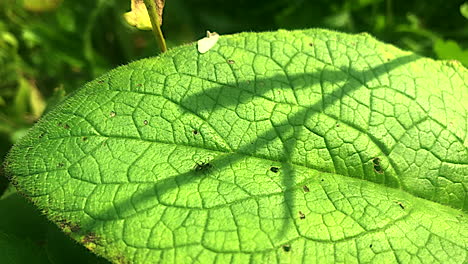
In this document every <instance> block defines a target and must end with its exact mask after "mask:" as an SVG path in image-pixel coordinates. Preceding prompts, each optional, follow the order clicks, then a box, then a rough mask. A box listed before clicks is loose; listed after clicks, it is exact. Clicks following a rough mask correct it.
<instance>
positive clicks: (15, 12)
mask: <svg viewBox="0 0 468 264" xmlns="http://www.w3.org/2000/svg"><path fill="white" fill-rule="evenodd" d="M26 2H28V3H29V6H26V7H28V8H29V10H27V9H25V8H24V6H23V4H22V3H21V1H11V0H6V1H2V2H1V3H0V80H1V81H0V107H1V108H0V133H1V134H0V138H1V142H2V144H1V145H0V146H1V150H0V151H1V153H2V156H4V155H5V153H6V152H7V150H8V149H9V148H10V146H11V144H12V143H14V142H15V141H16V140H17V139H18V138H20V137H21V136H22V135H23V134H24V133H25V131H26V130H27V129H28V128H29V127H30V126H31V125H32V124H33V123H34V121H35V120H37V119H38V118H39V117H40V116H41V115H42V113H43V112H44V111H48V110H49V109H51V108H52V107H53V106H54V105H55V104H56V103H57V102H59V101H60V100H61V99H62V98H63V96H64V95H65V94H69V93H71V92H73V91H74V90H75V89H76V88H78V87H80V86H81V85H82V84H84V83H85V82H87V81H89V80H92V79H94V78H95V77H98V76H100V75H101V74H103V73H104V72H106V71H108V70H109V69H111V68H114V67H116V66H117V65H122V64H126V63H128V62H130V61H132V60H135V59H139V58H143V57H147V56H150V55H154V50H155V49H154V47H155V46H156V45H155V43H154V41H153V40H152V37H151V33H148V32H139V31H136V30H134V29H131V28H130V27H128V26H127V25H125V24H124V22H123V20H122V17H121V16H122V14H123V13H124V12H126V11H128V9H129V3H128V2H127V1H102V0H101V1H94V0H93V1H90V0H89V1H63V2H62V3H61V4H60V5H58V6H56V7H54V5H52V7H51V8H49V10H37V9H34V8H31V6H33V4H34V3H33V2H34V1H26ZM36 2H41V1H36ZM52 2H53V1H52ZM221 2H222V4H220V3H221ZM407 2H408V1H313V2H312V1H257V2H255V3H254V4H252V1H237V2H228V3H226V2H225V1H176V0H174V1H168V3H166V9H165V17H164V24H163V30H164V32H165V35H166V38H167V40H168V44H169V46H170V47H175V46H178V45H180V44H183V43H187V42H191V41H194V40H196V39H198V38H200V37H203V36H204V34H205V31H206V30H207V29H210V30H215V31H217V32H219V33H220V34H227V33H234V32H240V31H264V30H274V29H277V28H290V29H292V28H306V27H325V28H331V29H337V30H340V31H345V32H362V31H366V32H370V33H371V34H373V35H375V36H377V38H379V39H381V40H383V41H386V42H389V43H394V44H396V45H397V46H399V47H401V48H404V49H409V50H412V51H415V52H417V53H418V54H421V55H425V56H431V57H434V58H440V59H457V60H459V61H460V62H462V63H464V64H465V65H467V47H468V45H467V43H468V42H467V38H468V32H467V30H466V28H467V21H468V20H467V19H466V18H465V17H463V15H462V12H461V10H463V8H462V4H463V1H431V4H430V5H428V4H427V1H412V2H410V3H407ZM312 3H313V4H312ZM7 187H8V184H7V182H6V181H5V179H3V178H0V189H6V188H7ZM2 201H3V200H2ZM31 214H33V213H32V211H31ZM38 221H39V220H38ZM30 224H31V225H32V223H30ZM44 234H46V232H44ZM17 236H19V237H21V235H17ZM43 237H44V236H43ZM33 239H36V238H33ZM43 240H46V241H47V239H43ZM20 241H21V242H20V243H28V242H24V241H23V240H20ZM36 242H37V241H36ZM34 245H35V246H37V243H36V244H34ZM43 248H44V246H41V245H39V249H43ZM34 250H36V249H34ZM49 258H50V257H49Z"/></svg>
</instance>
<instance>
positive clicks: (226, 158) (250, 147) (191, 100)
mask: <svg viewBox="0 0 468 264" xmlns="http://www.w3.org/2000/svg"><path fill="white" fill-rule="evenodd" d="M419 58H420V57H419V56H418V55H414V54H411V55H406V56H402V57H399V58H397V59H394V60H392V61H388V62H386V63H383V64H381V65H379V66H377V67H375V68H372V69H368V70H366V71H354V70H352V69H347V70H348V75H349V76H369V75H371V76H374V78H377V77H379V76H380V75H382V74H383V73H387V72H389V71H391V70H393V69H395V68H397V67H400V66H402V65H405V64H408V63H410V62H413V61H415V60H417V59H419ZM324 71H328V74H332V73H333V71H329V70H324ZM337 71H339V70H337ZM341 71H343V70H341ZM313 74H314V75H315V76H316V77H318V78H315V79H317V80H321V79H320V76H322V74H323V71H322V72H316V73H313ZM299 75H304V76H309V77H310V76H311V75H312V73H307V74H299ZM299 75H298V76H299ZM290 77H291V76H290ZM296 77H297V76H296ZM275 78H276V80H279V79H281V78H284V75H278V76H273V77H270V78H267V79H256V80H255V82H260V81H264V82H266V81H275ZM352 78H355V79H356V80H359V79H358V78H356V77H352ZM333 81H335V82H336V81H343V80H333ZM367 81H370V80H367ZM240 85H242V84H240V83H233V84H225V85H220V86H216V87H214V88H209V89H208V90H207V91H203V92H201V93H196V94H193V95H191V96H189V97H187V98H186V99H185V100H182V102H180V103H181V107H183V110H184V111H186V110H187V109H186V107H185V106H187V105H188V106H190V105H197V107H198V108H197V110H198V111H200V112H202V111H207V110H210V111H215V110H216V109H217V108H221V107H226V106H227V105H226V103H227V104H228V105H231V106H233V105H237V104H238V103H239V101H238V98H235V97H228V98H225V99H228V100H227V101H226V100H225V101H224V105H223V106H221V105H219V104H216V103H215V104H214V105H208V104H199V103H198V102H199V100H200V98H201V97H203V96H207V94H220V93H222V92H223V91H222V89H223V88H224V87H226V86H231V87H232V86H237V87H240ZM362 85H363V84H362V83H361V82H354V84H353V85H348V86H346V89H345V90H344V89H342V87H340V88H338V89H335V90H334V91H333V92H332V93H330V94H326V95H323V94H322V100H319V101H318V102H316V103H314V104H311V105H310V106H308V107H305V108H304V109H303V110H301V111H299V112H296V113H295V114H293V115H292V116H291V117H290V118H289V120H291V119H300V120H307V119H308V118H310V117H311V116H312V115H313V114H314V113H317V112H318V111H324V110H325V109H326V108H327V107H328V106H330V105H332V104H333V103H335V102H336V101H338V100H341V98H343V97H344V96H346V95H348V94H349V93H351V92H353V91H354V90H356V89H358V88H359V87H362ZM244 87H247V85H246V84H244ZM272 88H273V87H270V89H272ZM291 89H293V88H292V86H291ZM265 91H268V89H265ZM251 92H252V93H253V94H254V96H263V94H258V93H255V91H251ZM195 114H197V113H195ZM289 120H285V121H283V122H282V123H280V124H279V125H277V126H276V127H279V126H288V125H289V127H290V128H291V129H293V128H292V126H290V124H289V122H288V121H289ZM299 132H300V130H297V129H296V130H294V134H293V135H294V137H295V138H297V136H298V134H297V133H299ZM282 136H283V135H282V134H281V133H280V132H278V131H276V129H275V126H272V127H271V128H270V129H268V130H267V131H265V132H264V133H262V134H260V135H258V136H257V137H256V141H255V142H254V144H245V145H242V146H240V147H239V148H237V149H235V148H234V149H233V152H232V153H226V154H222V155H219V156H217V157H215V158H214V159H213V160H211V161H210V162H211V163H212V164H214V167H215V168H216V169H223V168H225V167H227V166H229V164H232V163H234V162H237V161H239V160H241V159H242V158H243V157H245V154H247V155H250V154H251V153H255V150H256V149H260V148H262V147H265V146H266V145H267V144H268V143H269V141H268V140H265V139H269V138H272V137H279V138H280V139H281V141H282V142H283V146H282V149H283V151H282V155H281V157H280V158H279V160H277V162H279V163H280V164H281V173H282V177H283V178H282V184H283V185H284V186H283V196H284V203H283V206H284V212H289V215H285V216H284V219H285V220H284V221H283V224H282V228H281V230H279V232H278V235H277V236H278V237H277V238H278V239H281V236H283V235H285V234H286V232H287V230H288V229H289V228H290V226H291V225H292V224H293V223H291V222H292V219H294V218H295V217H296V216H295V215H296V214H295V213H294V212H292V211H291V209H290V208H293V207H294V197H293V194H294V193H293V191H292V190H293V189H294V188H295V187H296V186H295V185H297V184H298V183H296V182H295V177H294V171H295V170H294V168H293V166H292V163H291V152H292V150H293V149H294V148H295V145H291V144H290V145H288V144H284V140H283V138H282ZM260 139H263V140H260ZM383 154H385V153H383ZM336 173H339V172H336ZM210 174H211V172H210V171H207V172H206V173H205V174H204V176H203V177H210ZM198 177H200V174H198V173H197V172H196V171H194V170H192V171H189V172H185V173H181V174H177V175H173V176H169V177H167V178H165V179H162V180H160V181H158V182H156V183H154V185H153V184H152V185H151V187H149V188H148V189H146V190H143V191H141V192H139V193H138V194H137V195H133V196H132V197H131V199H127V200H125V201H121V202H118V203H114V207H108V208H103V210H102V212H101V214H100V215H102V216H103V217H102V219H98V220H101V221H106V220H115V219H109V218H108V217H106V216H109V215H114V214H115V213H114V212H115V208H119V209H121V210H119V212H121V213H122V214H124V215H127V213H129V211H125V210H131V209H132V208H135V207H136V206H135V203H138V202H139V201H142V200H145V199H146V198H147V197H149V196H154V195H155V194H156V196H158V200H159V197H161V195H163V194H164V193H167V192H169V191H171V190H173V189H175V188H178V187H181V186H183V185H185V184H189V183H191V182H192V181H194V180H196V179H197V178H198ZM147 209H148V208H147ZM187 209H189V208H187ZM137 213H138V212H137ZM97 226H98V223H96V221H89V222H86V223H83V226H82V228H83V230H90V231H92V230H95V229H96V227H97ZM285 242H287V241H285Z"/></svg>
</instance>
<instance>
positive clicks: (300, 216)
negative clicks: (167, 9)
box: [299, 211, 305, 219]
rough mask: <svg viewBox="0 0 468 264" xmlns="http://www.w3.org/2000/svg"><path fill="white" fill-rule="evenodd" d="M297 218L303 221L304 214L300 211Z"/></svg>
mask: <svg viewBox="0 0 468 264" xmlns="http://www.w3.org/2000/svg"><path fill="white" fill-rule="evenodd" d="M299 218H300V219H305V214H304V213H303V212H301V211H299Z"/></svg>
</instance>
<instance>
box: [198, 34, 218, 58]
mask: <svg viewBox="0 0 468 264" xmlns="http://www.w3.org/2000/svg"><path fill="white" fill-rule="evenodd" d="M218 39H219V34H218V33H216V32H213V33H211V32H210V31H206V37H204V38H202V39H200V40H199V41H198V52H200V53H206V52H207V51H209V50H210V49H211V48H213V47H214V45H215V44H216V42H218Z"/></svg>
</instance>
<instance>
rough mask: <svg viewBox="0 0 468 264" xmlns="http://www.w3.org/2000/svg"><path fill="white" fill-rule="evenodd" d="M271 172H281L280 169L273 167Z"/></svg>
mask: <svg viewBox="0 0 468 264" xmlns="http://www.w3.org/2000/svg"><path fill="white" fill-rule="evenodd" d="M270 170H271V171H272V172H274V173H277V172H278V171H279V168H278V167H271V168H270Z"/></svg>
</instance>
